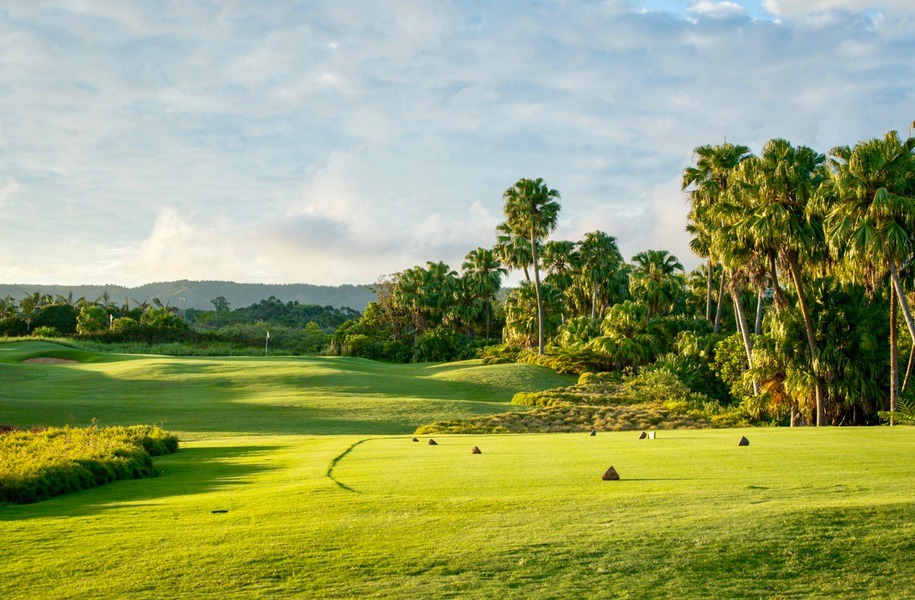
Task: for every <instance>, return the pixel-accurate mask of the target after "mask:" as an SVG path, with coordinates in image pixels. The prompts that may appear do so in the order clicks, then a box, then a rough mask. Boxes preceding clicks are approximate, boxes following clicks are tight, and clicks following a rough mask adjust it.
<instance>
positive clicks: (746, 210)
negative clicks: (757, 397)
mask: <svg viewBox="0 0 915 600" xmlns="http://www.w3.org/2000/svg"><path fill="white" fill-rule="evenodd" d="M824 160H825V157H824V156H823V155H822V154H820V153H818V152H816V151H814V150H812V149H811V148H808V147H807V146H797V147H795V146H792V145H791V143H790V142H788V141H787V140H784V139H773V140H770V141H769V142H767V143H766V145H765V146H764V147H763V151H762V152H761V153H760V155H759V157H750V158H748V159H747V160H745V161H743V162H742V163H741V165H740V167H739V168H738V169H737V183H736V184H735V185H734V186H733V188H732V190H733V191H734V193H735V195H736V196H737V197H738V198H739V200H740V202H739V203H738V206H740V207H742V210H741V211H740V215H739V216H738V217H737V219H736V221H737V222H736V224H735V227H734V231H735V232H736V234H737V237H738V238H740V239H744V240H748V241H749V243H750V245H751V247H752V248H753V250H754V251H755V253H756V256H757V259H758V261H759V264H760V265H761V266H762V267H763V268H767V270H768V275H769V280H770V281H771V282H772V284H773V286H774V290H775V300H776V307H783V306H785V304H786V303H787V299H786V297H785V294H784V292H783V290H782V287H781V284H780V283H779V276H778V274H779V270H780V269H783V270H784V271H786V272H787V273H788V274H789V276H790V278H791V283H792V284H793V286H794V292H795V295H796V296H797V304H798V308H799V309H800V311H801V314H802V315H803V318H804V331H805V335H806V337H807V346H808V348H807V350H808V360H809V364H810V373H811V374H812V376H813V378H814V383H815V394H816V423H817V425H824V424H825V417H826V402H827V398H826V395H825V388H824V383H823V374H822V372H821V369H820V365H819V362H818V361H819V355H818V350H817V346H818V342H817V336H816V332H815V330H814V317H813V315H812V314H811V307H810V303H809V301H808V299H807V288H808V287H809V285H810V284H809V282H808V279H809V277H808V276H807V273H810V272H811V271H812V270H813V268H814V266H816V265H823V264H825V261H826V258H827V256H826V255H825V253H824V250H825V245H824V243H823V233H822V225H821V223H820V221H819V220H818V219H817V218H816V216H815V215H814V214H813V212H812V211H811V210H810V207H809V205H810V203H811V199H812V198H813V196H814V194H815V193H816V192H817V191H818V189H819V186H820V183H821V182H822V181H823V170H822V166H823V163H824ZM802 264H805V265H808V268H807V269H806V273H805V270H804V269H802V267H801V265H802Z"/></svg>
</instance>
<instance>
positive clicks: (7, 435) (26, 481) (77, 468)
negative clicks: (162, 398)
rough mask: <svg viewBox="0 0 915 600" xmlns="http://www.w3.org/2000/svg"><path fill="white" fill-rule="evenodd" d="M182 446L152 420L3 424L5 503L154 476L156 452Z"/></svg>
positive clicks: (0, 452)
mask: <svg viewBox="0 0 915 600" xmlns="http://www.w3.org/2000/svg"><path fill="white" fill-rule="evenodd" d="M177 449H178V438H177V437H175V436H174V435H172V434H169V433H168V432H166V431H164V430H162V429H161V428H159V427H156V426H150V425H134V426H130V427H104V428H100V427H95V426H89V427H69V426H66V427H54V428H48V429H34V430H31V431H20V430H15V429H12V428H4V430H3V433H2V434H0V503H6V504H28V503H32V502H40V501H41V500H46V499H48V498H51V497H54V496H60V495H62V494H68V493H70V492H75V491H78V490H83V489H87V488H91V487H95V486H99V485H103V484H105V483H108V482H111V481H116V480H119V479H139V478H141V477H154V476H156V475H157V474H158V472H157V471H156V469H155V467H154V466H153V462H152V457H153V456H162V455H165V454H171V453H172V452H175V451H176V450H177Z"/></svg>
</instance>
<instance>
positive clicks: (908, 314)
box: [890, 258, 915, 343]
mask: <svg viewBox="0 0 915 600" xmlns="http://www.w3.org/2000/svg"><path fill="white" fill-rule="evenodd" d="M890 277H892V279H893V287H894V288H896V299H897V300H898V301H899V308H901V309H902V315H903V316H904V317H905V324H906V327H908V328H909V335H910V336H912V342H913V343H915V321H913V320H912V311H910V310H909V301H908V300H906V298H905V290H903V289H902V282H900V281H899V272H898V271H897V270H896V261H895V260H893V259H892V258H891V259H890Z"/></svg>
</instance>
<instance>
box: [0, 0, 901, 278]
mask: <svg viewBox="0 0 915 600" xmlns="http://www.w3.org/2000/svg"><path fill="white" fill-rule="evenodd" d="M913 32H915V2H912V1H911V0H874V1H870V0H733V1H724V2H719V1H714V0H698V1H696V0H607V1H604V2H600V1H586V0H552V1H551V0H524V1H521V0H518V1H510V0H506V1H499V2H496V1H486V0H456V1H454V2H449V1H447V0H429V1H424V0H414V1H407V0H372V1H368V0H367V1H361V0H360V1H355V0H354V1H348V0H337V1H326V2H322V1H309V2H300V1H293V0H258V1H257V2H242V1H232V2H229V1H220V0H200V1H191V0H170V1H166V0H145V1H140V0H134V1H125V0H60V1H54V0H48V1H43V0H0V282H4V283H30V284H42V283H44V284H52V283H58V284H71V285H78V284H104V283H111V284H119V285H128V286H135V285H141V284H144V283H149V282H154V281H170V280H176V279H192V280H233V281H238V282H250V283H312V284H328V285H338V284H345V283H352V284H365V283H372V282H374V281H376V280H377V279H378V278H379V277H380V276H384V275H388V274H391V273H395V272H398V271H402V270H404V269H407V268H410V267H412V266H414V265H424V264H425V263H426V261H444V262H446V263H448V264H449V265H450V266H451V267H452V268H454V269H456V270H460V266H461V263H462V261H463V257H464V256H465V255H466V254H467V253H468V252H469V251H471V250H473V249H474V248H477V247H480V246H482V247H491V246H492V245H493V244H494V242H495V228H496V226H497V225H498V224H499V223H500V222H502V221H503V220H504V215H503V213H502V207H503V202H502V193H503V192H504V191H505V190H506V189H507V188H510V187H511V186H512V185H513V184H514V183H515V182H516V181H517V180H518V179H520V178H522V177H526V178H536V177H542V178H543V179H544V181H545V183H546V184H547V185H548V186H549V187H551V188H555V189H557V190H558V191H559V193H560V194H561V205H562V210H561V213H560V215H559V223H558V227H557V229H556V231H555V232H554V233H553V234H552V236H551V239H569V240H578V239H581V238H582V236H583V235H584V234H585V233H586V232H589V231H594V230H601V231H604V232H606V233H608V234H610V235H612V236H615V237H616V238H617V240H618V243H619V246H620V249H621V251H622V253H623V255H624V257H626V258H627V259H629V258H631V257H632V256H633V255H635V254H636V253H638V252H641V251H644V250H647V249H665V250H668V251H670V252H671V253H673V254H674V255H676V256H678V257H679V258H680V259H681V262H683V264H684V265H685V266H686V267H687V268H688V269H689V268H693V267H695V266H696V265H697V264H698V263H699V259H698V258H697V257H695V256H694V255H692V254H691V253H690V251H689V246H688V243H689V238H688V235H687V234H686V233H685V231H684V226H685V217H686V213H687V204H686V199H685V196H684V194H683V192H682V191H681V189H680V177H681V174H682V171H683V169H684V168H685V167H687V166H689V165H690V164H693V162H694V155H693V149H694V148H695V147H697V146H700V145H704V144H719V143H722V142H724V141H727V142H732V143H739V144H744V145H747V146H749V147H750V148H751V150H752V151H753V152H759V151H760V150H761V148H762V146H763V144H764V143H765V142H766V141H767V140H769V139H772V138H776V137H781V138H787V139H788V140H790V141H791V142H792V143H794V144H796V145H799V144H803V145H807V146H810V147H812V148H814V149H816V150H818V151H820V152H824V153H825V152H828V151H829V150H830V149H831V148H833V147H835V146H838V145H854V144H855V143H856V142H858V141H861V140H865V139H870V138H874V137H882V136H883V135H884V134H885V133H886V132H887V131H890V130H897V131H899V132H900V133H902V134H903V135H908V132H909V127H910V126H911V125H912V122H913V119H915V34H913Z"/></svg>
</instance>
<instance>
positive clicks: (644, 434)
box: [639, 431, 648, 440]
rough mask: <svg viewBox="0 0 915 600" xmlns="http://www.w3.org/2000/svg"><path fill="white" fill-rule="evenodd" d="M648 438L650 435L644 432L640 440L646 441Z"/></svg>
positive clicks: (640, 435)
mask: <svg viewBox="0 0 915 600" xmlns="http://www.w3.org/2000/svg"><path fill="white" fill-rule="evenodd" d="M647 437H648V434H647V433H645V432H644V431H643V432H642V433H640V434H639V439H640V440H644V439H645V438H647Z"/></svg>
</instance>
